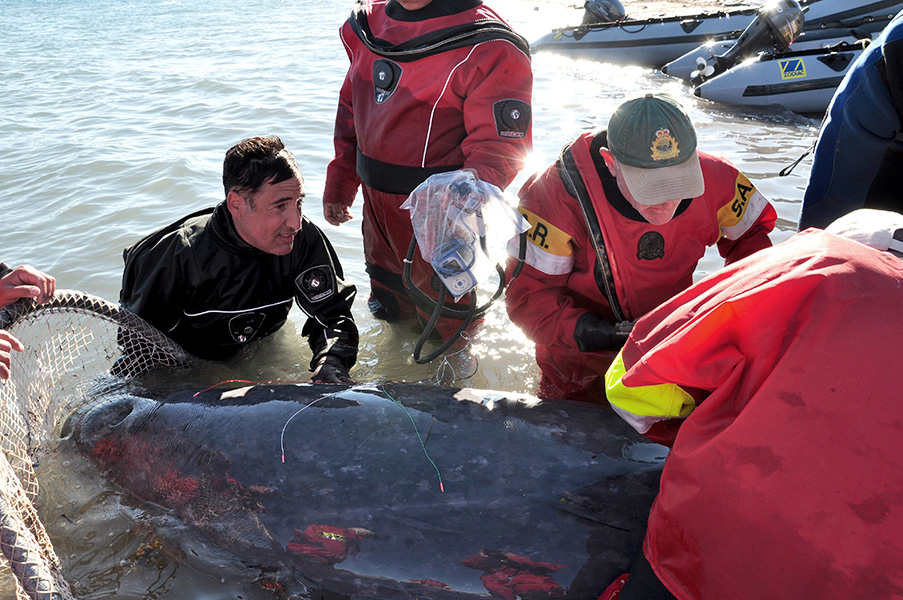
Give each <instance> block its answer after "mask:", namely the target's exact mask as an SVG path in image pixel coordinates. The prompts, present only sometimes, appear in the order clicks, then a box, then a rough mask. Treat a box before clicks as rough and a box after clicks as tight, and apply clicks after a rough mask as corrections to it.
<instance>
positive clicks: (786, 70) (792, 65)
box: [778, 58, 806, 79]
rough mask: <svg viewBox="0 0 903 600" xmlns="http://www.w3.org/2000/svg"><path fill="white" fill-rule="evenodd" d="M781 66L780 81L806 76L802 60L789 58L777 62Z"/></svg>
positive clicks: (804, 64)
mask: <svg viewBox="0 0 903 600" xmlns="http://www.w3.org/2000/svg"><path fill="white" fill-rule="evenodd" d="M778 64H779V65H780V66H781V79H799V78H800V77H805V76H806V63H804V62H803V59H802V58H790V59H787V60H781V61H778Z"/></svg>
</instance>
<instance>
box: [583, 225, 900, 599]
mask: <svg viewBox="0 0 903 600" xmlns="http://www.w3.org/2000/svg"><path fill="white" fill-rule="evenodd" d="M901 258H903V215H900V214H897V213H892V212H887V211H877V210H867V209H866V210H859V211H855V212H853V213H850V214H849V215H847V216H846V217H842V218H841V219H839V220H838V221H835V222H834V223H833V224H831V225H830V226H829V227H828V228H827V229H826V230H824V231H822V230H818V229H807V230H806V231H804V232H802V233H798V234H796V235H794V236H793V237H791V238H790V239H789V240H787V241H786V242H784V243H782V244H779V245H777V246H775V247H774V248H770V249H768V250H763V251H762V252H759V253H757V254H755V255H754V256H751V257H749V258H747V259H746V260H743V261H740V262H738V263H736V264H735V265H732V266H730V267H727V268H725V269H722V270H721V271H719V272H717V273H714V274H713V275H710V276H708V277H706V278H705V279H703V280H701V281H699V282H698V283H696V284H695V285H694V286H693V287H691V288H690V289H688V290H686V291H685V292H683V293H682V294H679V295H678V296H676V297H675V298H673V299H672V300H670V301H668V302H666V303H665V304H663V305H662V306H660V307H658V308H657V309H655V310H654V311H652V312H650V313H649V314H648V315H646V316H645V317H644V318H643V319H641V320H640V321H639V322H637V324H636V327H634V329H633V333H632V334H631V335H630V339H628V341H627V344H626V345H625V346H624V349H623V350H622V351H621V353H620V355H619V357H618V358H617V360H616V361H615V362H614V363H613V364H612V366H611V369H610V370H609V371H608V373H607V375H606V385H607V391H608V399H609V401H610V402H611V405H612V406H613V407H614V408H615V410H616V411H617V412H618V413H619V414H620V415H621V416H622V417H623V418H624V419H625V420H626V421H627V422H628V423H630V424H631V425H633V427H634V428H636V429H637V430H638V431H639V432H640V433H643V434H645V435H646V436H647V437H649V438H650V439H652V440H654V441H657V442H660V443H663V444H666V445H669V446H671V452H670V453H669V455H668V458H667V460H666V462H665V469H664V472H663V474H662V479H661V491H660V493H659V495H658V497H657V498H656V500H655V504H654V505H653V507H652V511H651V513H650V516H649V522H648V527H647V530H646V539H645V541H644V545H643V552H642V555H641V557H640V559H639V561H638V562H637V564H636V565H635V566H634V567H633V569H631V572H630V575H629V577H627V578H626V585H623V589H621V590H620V600H636V599H639V598H642V599H644V600H650V599H657V598H679V599H680V600H691V599H692V600H708V599H709V598H730V599H731V600H761V599H762V598H768V599H769V600H798V599H799V598H818V599H819V600H831V599H837V600H841V599H847V598H900V597H903V479H901V477H900V473H901V472H903V435H901V430H903V407H901V404H900V400H901V393H900V375H901V373H903V335H901V332H903V318H901V316H900V307H901V306H903V260H901ZM624 581H625V578H623V577H622V578H619V580H618V582H616V583H615V584H612V586H611V587H610V589H609V590H607V591H606V594H603V596H602V598H604V599H605V600H610V599H611V598H614V597H616V596H615V592H616V591H617V588H619V587H620V586H621V585H622V584H623V582H624ZM619 582H620V583H619ZM600 584H601V585H606V582H600Z"/></svg>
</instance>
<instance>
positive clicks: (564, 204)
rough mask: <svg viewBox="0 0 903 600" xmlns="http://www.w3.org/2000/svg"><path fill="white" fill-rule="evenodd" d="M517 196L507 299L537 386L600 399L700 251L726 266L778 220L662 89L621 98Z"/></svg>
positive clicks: (761, 240) (764, 243) (551, 393)
mask: <svg viewBox="0 0 903 600" xmlns="http://www.w3.org/2000/svg"><path fill="white" fill-rule="evenodd" d="M519 196H520V211H521V213H522V214H523V215H524V217H526V218H527V220H528V221H529V222H530V224H531V226H532V227H531V229H530V231H529V232H528V233H527V239H528V241H529V242H530V243H528V244H527V253H526V261H525V265H524V267H523V270H522V272H521V273H520V275H519V276H518V277H517V278H516V279H515V280H514V281H513V282H512V283H511V284H510V286H509V288H508V290H507V294H506V304H507V309H508V315H509V317H510V318H511V320H512V321H513V322H514V323H515V324H516V325H518V326H519V327H521V329H523V330H524V332H525V333H526V334H527V336H528V337H529V338H530V339H531V340H532V341H533V342H534V343H535V344H536V361H537V363H538V364H539V366H540V368H541V370H542V380H541V382H540V385H539V390H538V392H537V393H538V395H539V396H541V397H544V398H567V399H574V400H585V401H591V402H600V403H601V402H605V393H604V390H603V386H602V376H603V375H604V374H605V371H606V369H607V368H608V366H609V365H610V364H611V361H612V360H613V359H614V357H615V356H616V355H617V352H618V350H619V349H620V348H621V346H622V345H623V344H624V341H625V340H626V338H627V335H628V334H629V332H630V329H631V327H632V323H633V321H635V320H636V319H638V318H639V317H641V316H642V315H644V314H645V313H647V312H648V311H650V310H651V309H653V308H654V307H656V306H658V305H659V304H661V303H662V302H663V301H665V300H667V299H669V298H671V297H672V296H674V295H675V294H677V293H678V292H680V291H682V290H684V289H686V288H688V287H689V286H690V285H691V284H692V283H693V272H694V270H695V269H696V265H697V263H698V262H699V259H700V258H702V256H703V255H704V254H705V251H706V247H708V246H712V245H715V244H717V245H718V250H719V252H720V254H721V256H723V257H724V259H725V263H726V264H730V263H732V262H735V261H737V260H739V259H741V258H745V257H746V256H749V255H750V254H752V253H754V252H756V251H758V250H761V249H762V248H766V247H768V246H771V240H770V239H769V238H768V234H769V232H771V230H772V229H774V224H775V220H776V219H777V214H776V212H775V210H774V207H773V206H772V205H771V203H770V202H768V200H767V199H766V198H765V197H764V196H763V195H762V194H761V193H760V192H759V191H758V190H757V189H756V187H755V185H753V184H752V183H751V182H750V180H749V179H748V178H747V177H746V176H745V175H743V173H741V172H740V171H739V170H738V169H737V168H736V167H735V166H734V165H732V164H731V163H730V162H729V161H727V160H726V159H724V158H721V157H717V156H713V155H711V154H707V153H705V152H700V151H699V150H697V148H696V130H695V128H694V126H693V123H692V121H691V120H690V118H689V116H688V115H687V113H686V111H685V110H684V109H683V107H682V106H681V105H680V103H678V102H677V100H675V99H674V98H673V97H671V96H669V95H667V94H661V93H647V94H644V95H640V96H637V97H634V98H630V99H628V100H626V101H625V102H623V103H622V104H621V105H620V106H619V107H618V108H617V109H616V110H615V112H614V113H613V114H612V116H611V118H610V119H609V124H608V129H607V131H599V132H592V133H586V134H584V135H581V136H580V137H579V138H577V139H576V140H575V141H573V142H571V143H570V144H568V145H566V146H565V147H564V148H563V149H562V151H561V155H560V157H559V159H558V160H557V161H556V162H555V163H554V164H553V165H551V166H550V167H549V168H548V169H546V170H545V171H544V172H541V173H537V174H535V175H533V176H532V177H531V178H530V179H529V180H528V181H527V182H526V183H525V184H524V186H523V187H522V188H521V190H520V192H519ZM515 267H516V261H515V260H514V259H513V258H512V259H511V260H510V261H509V265H508V270H509V275H510V273H511V272H512V271H513V270H514V268H515Z"/></svg>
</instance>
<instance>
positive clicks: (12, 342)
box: [0, 329, 25, 379]
mask: <svg viewBox="0 0 903 600" xmlns="http://www.w3.org/2000/svg"><path fill="white" fill-rule="evenodd" d="M13 350H15V351H16V352H21V351H22V350H25V346H23V345H22V342H20V341H19V340H17V339H16V338H15V336H14V335H12V334H11V333H9V332H8V331H3V330H2V329H0V379H9V363H10V360H11V359H12V356H11V355H12V351H13Z"/></svg>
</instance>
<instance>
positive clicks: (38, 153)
mask: <svg viewBox="0 0 903 600" xmlns="http://www.w3.org/2000/svg"><path fill="white" fill-rule="evenodd" d="M493 5H494V6H495V7H496V8H497V9H498V10H499V11H500V12H501V13H502V14H503V16H505V17H506V18H507V19H508V20H509V21H510V22H511V23H512V24H513V25H514V26H515V27H516V28H517V29H518V30H519V31H520V32H521V33H523V34H524V35H525V36H526V37H527V38H528V39H531V40H532V39H536V38H537V37H539V35H541V34H542V33H544V32H546V31H547V30H548V28H549V27H550V26H553V25H555V26H557V25H566V24H569V23H571V24H572V23H574V22H576V21H577V20H578V19H579V18H580V12H579V11H577V10H574V9H570V8H566V7H562V6H561V5H559V4H554V3H547V2H532V1H529V0H496V1H495V2H494V3H493ZM349 8H350V3H348V2H313V1H312V0H283V1H279V0H244V1H238V0H219V1H217V2H213V1H211V0H191V1H188V0H183V1H176V0H144V1H141V2H139V1H137V0H56V1H54V2H50V1H49V0H3V2H2V9H0V29H2V31H3V32H4V35H3V36H0V82H3V83H2V86H3V91H2V94H0V211H2V214H3V216H4V220H5V223H4V225H3V226H2V228H0V260H4V261H6V262H8V263H11V264H13V265H16V264H23V263H27V264H32V265H34V266H36V267H38V268H40V269H42V270H44V271H47V272H49V273H52V274H53V275H54V276H56V278H57V281H58V285H59V287H62V288H70V289H79V290H82V291H85V292H89V293H92V294H95V295H98V296H101V297H104V298H107V299H109V300H113V301H115V300H116V299H117V298H118V292H119V278H120V273H121V268H122V259H121V253H122V249H123V248H125V247H126V246H127V245H129V244H131V243H132V242H134V241H135V240H136V239H137V238H138V237H139V236H141V235H143V234H145V233H148V232H149V231H151V230H153V229H155V228H157V227H159V226H162V225H164V224H167V223H169V222H172V221H174V220H176V219H177V218H179V217H180V216H182V215H183V214H187V213H188V212H191V211H193V210H197V209H199V208H202V207H205V206H209V205H212V204H214V203H216V202H218V201H219V199H220V198H221V196H222V192H221V189H222V188H221V182H220V168H221V164H222V156H223V153H224V152H225V150H226V149H227V148H228V147H229V146H231V145H232V144H233V143H235V142H236V141H238V140H240V139H242V138H244V137H248V136H252V135H259V134H269V133H276V134H278V135H280V136H281V137H282V138H283V140H284V141H285V142H286V144H287V145H288V146H289V147H290V148H291V149H292V150H293V151H294V153H295V155H296V156H297V158H298V161H299V163H300V165H301V167H302V170H303V171H304V174H305V178H306V191H307V198H308V199H307V201H306V204H305V210H306V212H307V214H309V215H310V216H311V218H312V219H313V220H314V222H316V223H317V224H318V225H320V226H321V227H323V229H324V230H325V231H326V233H327V235H329V237H330V239H331V240H332V241H333V243H334V245H335V246H336V249H337V251H338V252H339V255H340V257H341V259H342V262H343V265H344V267H345V270H346V274H347V275H348V276H349V278H350V279H351V280H353V281H354V282H355V283H357V284H358V288H359V295H358V301H357V303H356V309H355V310H356V317H357V319H358V323H359V326H360V329H361V334H362V345H361V350H360V358H359V363H358V365H357V366H356V367H355V369H354V370H353V371H352V375H353V376H354V377H356V378H357V379H358V380H361V381H370V380H375V379H381V380H386V379H389V380H408V381H420V380H441V381H443V382H451V381H453V380H455V379H457V381H456V383H457V384H461V385H470V386H475V387H483V388H497V389H503V390H511V391H518V392H532V391H533V386H534V384H535V382H536V381H537V379H538V369H537V367H536V365H535V363H534V360H533V354H532V346H531V344H530V343H529V341H528V340H526V338H525V337H524V336H523V335H522V334H521V333H520V332H519V331H518V330H517V328H515V327H512V326H511V325H510V322H509V321H508V320H507V317H506V315H505V313H504V309H503V307H502V306H501V305H499V306H496V307H495V308H494V310H493V311H491V312H490V313H489V314H488V315H487V319H486V323H485V325H484V327H483V329H482V330H481V331H480V332H479V333H478V334H477V335H476V337H475V339H474V340H473V342H472V344H471V345H470V347H469V348H468V351H467V357H466V358H467V360H464V361H458V360H456V359H453V360H452V361H450V363H451V364H450V365H449V368H444V366H443V365H442V364H440V362H439V361H437V362H434V363H433V364H429V365H416V364H414V362H413V360H412V358H411V352H412V350H413V346H414V343H415V342H416V334H415V333H413V332H412V331H411V330H410V329H409V328H408V327H398V326H390V325H386V324H384V323H382V322H379V321H376V320H374V319H372V318H371V317H370V315H369V313H368V312H367V309H366V303H365V302H364V300H365V299H366V298H367V296H368V294H369V289H368V286H367V280H366V277H365V274H364V270H363V260H362V251H361V238H360V214H361V211H360V208H361V207H360V203H357V204H356V205H355V206H354V208H353V212H354V214H355V216H356V220H355V221H352V222H351V223H348V224H345V225H343V226H341V227H338V228H336V227H333V226H330V225H328V224H326V223H325V221H324V220H323V218H322V212H321V209H320V198H321V194H322V189H323V181H324V178H325V171H326V164H327V162H328V161H329V159H330V158H331V155H332V123H333V118H334V110H335V105H336V101H337V94H338V88H339V85H340V83H341V81H342V78H343V76H344V70H345V67H346V64H347V59H346V58H345V54H344V51H343V49H342V47H341V45H340V43H339V41H338V36H337V30H338V27H339V26H340V25H341V23H342V22H343V20H344V18H345V17H346V16H347V11H348V9H349ZM533 64H534V71H535V89H534V140H535V155H534V157H533V161H532V165H531V167H530V168H529V169H528V170H527V171H525V172H524V173H523V174H522V175H521V176H519V177H518V179H517V180H516V181H515V183H514V185H513V186H512V187H511V189H512V190H516V189H518V187H519V186H520V184H521V183H523V181H524V180H525V179H526V177H527V175H528V172H529V171H530V170H533V169H538V168H542V167H543V166H545V165H546V164H548V163H549V162H551V161H552V160H553V159H554V158H555V157H556V156H557V152H558V150H559V148H560V147H561V146H562V145H563V144H564V143H566V142H568V141H570V140H572V139H573V138H574V137H576V136H577V135H579V134H580V133H582V132H585V131H588V130H592V129H595V128H600V127H604V126H605V125H606V123H607V119H608V115H609V114H610V113H611V111H612V110H613V108H614V107H615V106H617V104H618V103H619V102H620V101H621V99H622V98H623V96H624V95H625V94H631V93H634V92H638V91H643V90H647V89H664V90H667V91H670V92H672V93H674V94H675V95H677V96H678V97H679V98H681V99H682V100H683V102H684V103H685V105H686V106H687V107H688V110H689V112H690V114H691V116H692V117H693V118H694V120H695V121H696V123H697V127H698V134H699V140H700V147H701V148H703V149H705V150H707V151H710V152H716V153H721V154H724V155H726V156H727V157H729V158H730V159H731V160H732V161H733V162H734V163H735V164H736V165H738V166H739V167H740V168H741V169H742V170H743V171H744V172H746V174H747V175H748V176H749V177H750V179H752V180H753V181H754V182H755V183H756V184H757V185H758V186H759V188H760V189H761V190H762V191H763V192H764V193H765V195H766V196H767V197H769V198H770V199H771V200H772V201H773V202H774V203H775V206H776V207H777V211H778V215H779V218H780V220H779V222H778V231H776V232H775V234H773V239H774V240H775V241H776V242H778V241H782V240H784V239H786V238H787V237H788V236H789V235H790V234H791V233H792V232H793V231H794V230H795V227H796V218H797V213H798V207H799V202H800V199H801V197H802V193H803V188H804V186H805V181H806V177H807V175H808V170H809V165H810V162H809V161H808V160H804V161H803V162H802V163H801V164H800V165H799V166H798V167H797V168H796V169H795V171H793V173H792V174H791V175H790V176H788V177H779V176H778V173H779V171H780V170H781V169H782V168H784V167H786V166H787V165H788V164H789V163H791V162H792V161H793V160H794V159H796V158H797V157H798V156H799V155H800V154H802V152H804V151H805V150H806V148H808V147H809V145H810V144H811V143H812V142H813V140H814V137H815V135H816V133H817V128H818V126H819V119H816V118H808V117H802V116H799V115H794V114H792V113H789V112H787V111H784V110H780V109H775V110H770V109H766V110H755V111H753V110H743V109H737V108H731V107H723V106H717V105H713V104H711V103H708V102H706V101H702V100H699V99H696V98H695V97H693V96H692V94H691V92H690V90H689V88H688V87H686V86H685V85H684V84H682V83H680V82H678V81H675V80H672V79H669V78H667V77H665V76H663V75H661V74H660V73H658V72H656V71H654V70H649V69H640V68H620V67H610V66H605V65H600V64H595V63H590V62H577V61H571V60H568V59H564V58H561V57H556V56H551V55H546V54H538V55H536V56H535V57H534V61H533ZM719 265H720V258H719V257H718V256H717V253H715V252H712V253H710V254H709V255H707V256H706V258H705V259H704V260H703V261H702V263H701V264H700V267H699V271H698V274H699V275H700V276H701V275H703V274H706V273H710V272H712V271H713V270H715V269H717V268H718V267H719ZM302 325H303V317H302V315H301V314H300V312H299V311H297V310H295V311H293V313H292V316H291V321H290V323H289V326H287V327H285V328H283V330H282V331H280V332H279V333H277V334H276V335H274V336H272V337H271V338H270V339H267V340H265V341H263V342H261V343H259V344H257V345H256V346H254V347H253V348H252V349H251V350H250V351H249V352H247V353H246V354H243V355H242V356H241V357H239V358H238V359H236V360H234V361H232V362H231V363H229V364H227V365H225V366H224V367H223V368H222V370H221V371H218V372H217V373H215V374H211V376H213V377H216V376H220V375H222V374H228V375H229V376H234V377H239V378H244V379H284V380H298V379H306V377H307V376H308V375H309V374H308V372H307V363H308V360H309V351H308V349H307V345H306V342H305V341H304V340H303V339H302V338H301V337H300V335H299V332H300V330H301V327H302ZM472 368H473V369H475V372H474V373H473V375H472V376H471V377H464V376H465V375H469V374H470V373H471V372H472ZM455 373H456V375H455ZM224 378H225V377H224ZM55 452H57V453H58V455H55V456H53V457H52V460H48V461H46V462H45V465H44V466H45V468H46V471H45V472H44V475H45V479H46V481H47V483H46V484H45V494H46V495H47V496H48V498H51V499H50V500H49V501H48V502H46V503H45V505H44V506H45V510H47V511H48V512H47V513H46V515H47V516H46V518H47V519H48V522H49V523H48V525H49V526H50V527H51V529H52V530H53V531H54V533H55V537H54V539H55V541H56V543H57V546H58V549H59V553H60V555H61V557H63V560H64V562H65V563H66V564H67V566H68V568H69V569H70V570H71V572H72V573H75V574H79V575H80V576H81V577H83V578H84V583H82V584H81V585H80V586H79V592H80V596H81V597H83V598H105V597H118V598H141V597H145V598H187V597H195V598H227V597H228V598H237V597H244V598H252V597H256V596H254V594H257V593H259V592H257V591H255V590H254V589H253V587H247V588H246V587H243V586H241V585H234V584H230V585H224V584H221V583H220V582H219V581H218V580H217V579H216V578H210V577H208V576H206V575H199V574H197V572H196V571H195V570H194V569H193V568H192V567H191V565H192V564H194V563H195V562H196V561H194V560H188V561H187V562H186V560H185V559H183V558H179V556H180V553H179V551H177V550H174V549H173V550H172V551H170V550H169V549H167V547H166V545H165V544H162V545H161V544H159V543H158V540H157V538H156V537H154V536H153V535H152V534H150V533H147V531H149V529H147V530H146V529H143V528H141V527H138V528H135V527H133V526H132V523H133V520H134V518H135V517H136V516H138V517H139V518H140V519H146V518H147V515H148V513H147V511H145V510H143V509H138V508H137V507H135V506H133V505H132V503H131V501H130V500H129V499H127V498H123V497H121V496H120V495H119V494H118V493H116V492H115V491H114V490H112V489H111V488H110V487H109V486H108V485H106V484H104V483H103V482H102V481H98V480H97V478H96V476H95V475H94V472H93V471H92V470H91V468H90V467H88V466H86V465H84V464H82V463H81V461H80V460H79V459H78V458H77V457H75V456H73V455H72V452H71V451H69V450H68V449H67V448H66V447H63V448H61V449H58V450H56V451H55ZM64 463H67V464H66V465H65V466H64ZM69 477H72V478H75V483H74V484H73V483H71V482H67V484H66V485H65V486H64V485H62V484H61V482H60V479H62V478H69ZM76 485H77V486H80V487H77V488H76V487H75V486H76ZM142 544H146V545H148V547H149V548H150V550H149V551H146V552H143V553H141V554H139V553H138V552H139V549H140V546H141V545H142ZM155 544H156V545H155ZM183 550H184V548H183ZM217 560H219V559H217ZM201 562H203V561H201ZM214 562H216V561H214ZM221 562H223V564H225V563H226V559H222V560H221ZM224 569H225V570H226V571H229V570H230V569H229V567H224ZM233 575H234V574H232V573H231V572H230V573H229V576H228V577H227V576H226V575H225V574H223V575H222V577H225V578H226V579H228V580H230V581H232V580H234V577H233ZM148 590H151V591H148ZM0 597H2V596H0ZM261 597H268V596H261Z"/></svg>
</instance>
